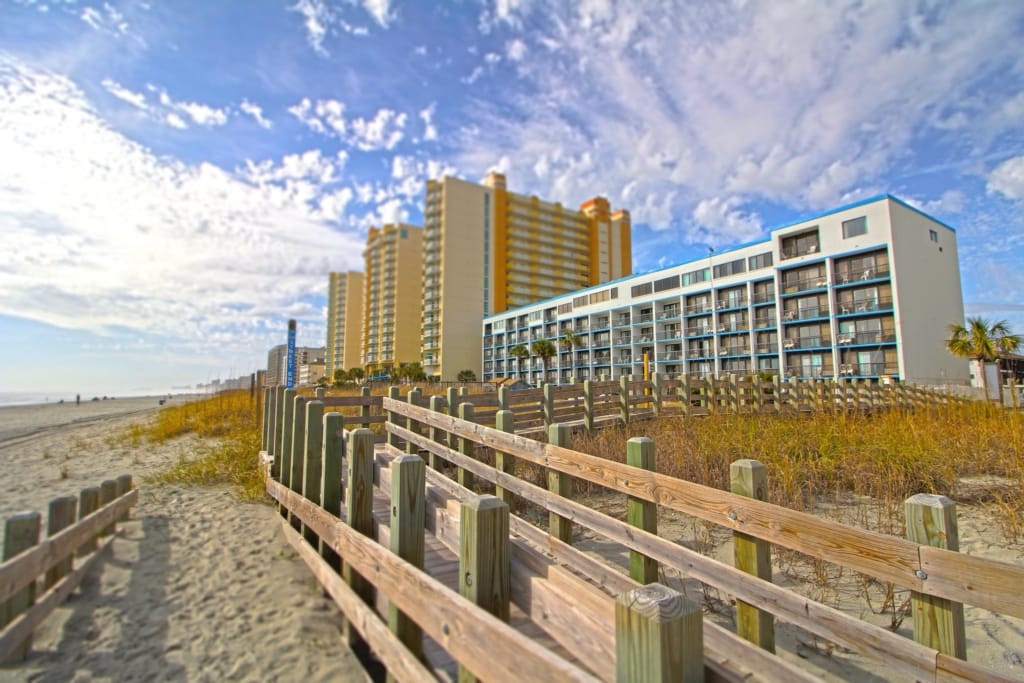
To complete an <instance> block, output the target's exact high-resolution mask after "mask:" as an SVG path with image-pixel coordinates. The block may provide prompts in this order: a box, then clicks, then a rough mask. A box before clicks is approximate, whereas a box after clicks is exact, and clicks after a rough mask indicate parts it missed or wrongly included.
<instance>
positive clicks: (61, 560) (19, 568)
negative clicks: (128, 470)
mask: <svg viewBox="0 0 1024 683" xmlns="http://www.w3.org/2000/svg"><path fill="white" fill-rule="evenodd" d="M98 490H99V491H105V492H106V495H105V496H104V498H103V500H104V503H103V505H102V506H101V507H96V506H95V505H94V504H93V501H94V500H95V499H96V498H97V495H96V494H97V491H98ZM138 496H139V494H138V490H137V489H134V488H132V478H131V475H122V476H120V477H118V478H117V479H116V480H113V479H112V480H108V481H105V482H103V485H102V486H101V487H90V488H88V489H85V490H83V491H82V493H81V494H80V496H79V497H78V498H77V499H76V498H75V497H74V496H64V497H61V498H56V499H54V500H53V501H51V503H50V510H49V521H48V525H47V528H48V534H49V535H48V536H47V538H45V539H44V540H42V541H40V540H39V532H40V519H41V515H40V514H39V513H38V512H25V513H20V514H17V515H13V516H11V517H9V518H8V519H7V521H6V525H5V526H6V528H5V535H4V539H5V540H4V554H3V559H4V562H3V564H0V627H2V630H0V663H5V664H6V663H11V662H16V661H21V660H23V659H24V658H25V656H26V655H27V654H28V651H29V649H30V648H31V643H32V632H33V631H34V630H35V628H36V627H37V626H38V625H39V624H40V623H42V621H43V619H44V618H46V616H47V615H49V614H50V612H52V611H53V610H54V609H55V608H56V607H57V606H58V605H60V603H62V602H63V601H64V600H65V599H67V597H68V595H70V594H71V592H72V591H74V589H75V588H76V587H77V586H78V584H79V583H80V582H81V580H82V577H83V576H84V575H85V573H86V572H88V571H89V568H90V567H91V566H92V565H93V564H94V563H95V562H96V560H97V558H99V557H101V555H102V553H103V551H104V550H105V549H106V547H107V546H108V545H110V543H111V542H112V541H113V539H114V537H115V534H116V524H117V522H118V521H121V520H124V519H126V518H127V515H128V510H129V509H130V508H131V507H132V506H134V505H135V504H136V502H137V501H138ZM76 502H78V503H79V508H80V509H81V510H83V511H84V514H83V515H82V517H81V518H80V519H79V520H78V521H77V522H75V521H74V517H75V503H76ZM76 555H77V556H78V558H79V561H78V562H77V563H74V564H76V565H77V566H73V562H74V561H73V559H72V558H73V557H75V556H76ZM44 576H45V578H44V579H41V577H44Z"/></svg>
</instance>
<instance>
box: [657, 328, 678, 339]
mask: <svg viewBox="0 0 1024 683" xmlns="http://www.w3.org/2000/svg"><path fill="white" fill-rule="evenodd" d="M682 338H683V331H682V330H681V329H678V328H668V329H665V330H662V331H661V332H659V333H658V341H669V340H671V339H682Z"/></svg>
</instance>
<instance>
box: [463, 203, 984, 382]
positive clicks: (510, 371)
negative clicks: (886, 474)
mask: <svg viewBox="0 0 1024 683" xmlns="http://www.w3.org/2000/svg"><path fill="white" fill-rule="evenodd" d="M963 319H964V308H963V298H962V294H961V288H960V267H959V261H958V256H957V244H956V233H955V231H954V230H953V229H952V228H950V227H949V226H946V225H944V224H943V223H940V222H939V221H937V220H935V219H933V218H931V217H929V216H927V215H925V214H924V213H922V212H921V211H919V210H917V209H915V208H913V207H910V206H909V205H907V204H905V203H903V202H902V201H900V200H898V199H896V198H894V197H892V196H890V195H884V196H881V197H876V198H874V199H870V200H866V201H862V202H858V203H856V204H851V205H849V206H845V207H842V208H839V209H835V210H833V211H830V212H828V213H825V214H822V215H819V216H816V217H814V218H811V219H807V220H801V221H799V222H797V223H792V224H789V225H785V226H783V227H780V228H777V229H775V230H772V231H771V234H770V237H769V238H768V239H767V240H764V241H761V242H757V243H752V244H748V245H744V246H741V247H736V248H734V249H730V250H728V251H726V252H722V253H717V254H712V255H711V256H709V257H707V258H701V259H698V260H694V261H692V262H689V263H684V264H680V265H676V266H672V267H669V268H665V269H662V270H658V271H655V272H651V273H646V274H643V275H634V276H631V277H628V278H624V279H620V280H618V281H615V282H611V283H605V284H604V285H601V286H598V287H590V288H587V289H583V290H580V291H577V292H572V293H569V294H565V295H562V296H559V297H555V298H552V299H548V300H545V301H541V302H538V303H534V304H532V305H529V306H525V307H522V308H519V309H516V310H511V311H506V312H504V313H498V314H494V315H491V316H488V317H487V318H486V319H485V320H484V322H483V354H482V364H483V374H482V376H481V377H482V379H484V380H485V381H486V380H491V379H495V378H498V377H503V376H515V377H520V378H522V379H525V380H526V381H529V382H531V383H534V384H539V383H541V382H543V381H548V382H563V383H564V382H568V381H570V380H571V378H572V377H573V376H575V377H576V378H578V379H586V378H594V379H597V378H599V377H602V376H606V377H609V378H617V377H620V376H622V375H636V376H643V374H644V371H645V364H646V365H647V369H648V371H649V372H658V373H662V374H666V375H670V376H680V375H689V376H693V377H709V376H724V375H738V376H743V375H751V374H756V373H769V374H773V375H781V376H783V377H800V378H873V379H877V378H880V377H886V376H888V377H892V378H894V379H903V380H908V381H911V382H917V383H922V384H947V383H964V382H966V381H967V378H968V374H967V366H966V364H965V363H964V362H963V361H962V360H961V359H958V358H955V357H954V356H952V355H951V354H949V353H948V352H947V351H946V350H945V344H944V341H945V339H946V337H947V336H948V330H947V327H948V325H949V324H950V323H954V322H960V321H962V320H963ZM568 329H571V330H573V331H574V332H575V334H576V335H577V336H578V337H579V344H577V346H576V348H575V349H573V350H572V351H570V350H569V349H567V348H566V345H565V344H561V343H559V342H560V341H561V340H562V339H563V337H564V335H565V332H566V330H568ZM537 339H550V340H551V341H553V342H555V343H556V345H557V347H558V354H557V356H556V357H554V358H551V359H549V363H548V365H549V368H548V373H547V376H546V377H545V375H544V371H543V362H542V359H541V358H538V357H537V356H536V355H531V356H529V357H528V358H524V359H523V360H522V361H519V360H517V359H516V358H515V357H514V354H511V355H510V353H509V351H510V350H511V349H513V348H514V347H515V346H517V345H519V344H522V345H524V346H526V347H527V348H528V349H529V348H530V344H531V343H532V342H533V341H535V340H537ZM520 366H521V367H520Z"/></svg>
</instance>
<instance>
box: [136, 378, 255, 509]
mask: <svg viewBox="0 0 1024 683" xmlns="http://www.w3.org/2000/svg"><path fill="white" fill-rule="evenodd" d="M189 434H192V435H195V436H197V437H200V439H203V440H208V441H209V443H206V444H202V445H200V446H198V447H197V449H196V451H195V452H194V453H193V454H192V457H188V458H186V457H182V458H181V459H180V460H179V461H178V462H177V463H176V464H175V465H173V466H171V467H170V468H168V469H167V470H165V471H163V472H161V473H159V474H157V475H155V476H154V477H152V478H151V480H152V481H157V482H164V483H172V484H188V485H195V486H211V485H215V484H230V485H231V486H232V487H233V488H234V490H235V492H236V494H237V495H238V496H239V498H242V499H243V500H262V499H264V498H265V497H266V493H265V487H264V482H263V476H262V474H261V472H260V469H259V465H258V462H257V457H256V456H257V453H259V450H260V439H261V434H260V414H259V412H258V404H257V402H256V401H254V400H250V398H249V394H248V392H245V391H231V392H223V393H219V394H216V395H215V396H211V397H209V398H205V399H201V400H198V401H192V402H190V403H186V404H184V405H178V406H167V407H165V408H163V409H161V410H160V411H159V412H158V413H157V414H156V418H155V419H154V420H153V421H152V422H150V423H148V424H144V425H135V426H133V427H132V428H131V429H130V430H129V432H128V433H127V434H126V438H127V439H130V440H131V441H132V442H133V443H136V444H141V443H143V442H149V443H165V442H167V441H169V440H171V439H175V438H178V437H181V436H185V435H189Z"/></svg>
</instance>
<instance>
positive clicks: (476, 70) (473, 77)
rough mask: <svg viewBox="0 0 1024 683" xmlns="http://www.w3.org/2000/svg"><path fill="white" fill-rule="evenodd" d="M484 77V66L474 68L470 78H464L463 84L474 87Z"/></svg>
mask: <svg viewBox="0 0 1024 683" xmlns="http://www.w3.org/2000/svg"><path fill="white" fill-rule="evenodd" d="M483 75H484V68H483V67H482V66H477V67H474V68H473V70H472V71H471V72H470V73H469V75H468V76H466V77H464V78H462V79H461V80H462V82H463V83H465V84H467V85H473V84H474V83H476V82H477V80H479V79H480V77H481V76H483Z"/></svg>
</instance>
